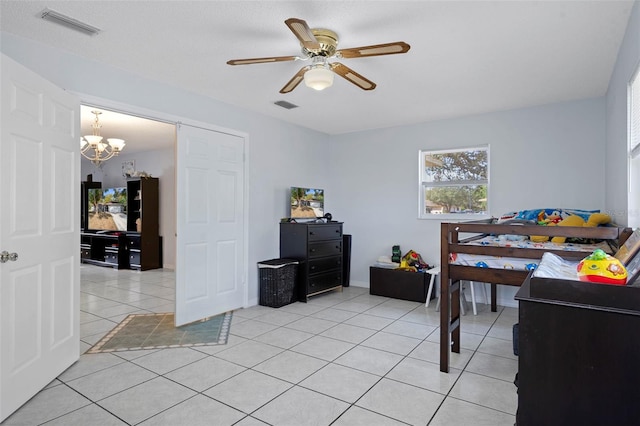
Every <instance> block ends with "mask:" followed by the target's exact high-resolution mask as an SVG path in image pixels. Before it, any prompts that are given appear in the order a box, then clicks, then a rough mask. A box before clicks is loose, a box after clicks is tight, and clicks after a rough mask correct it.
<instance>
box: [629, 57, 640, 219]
mask: <svg viewBox="0 0 640 426" xmlns="http://www.w3.org/2000/svg"><path fill="white" fill-rule="evenodd" d="M628 121H629V168H628V170H629V184H628V185H629V193H628V197H629V198H628V200H627V203H628V208H629V214H628V225H629V226H631V227H633V228H637V227H640V64H639V65H638V67H637V68H636V72H635V74H634V75H633V77H632V78H631V81H630V82H629V119H628Z"/></svg>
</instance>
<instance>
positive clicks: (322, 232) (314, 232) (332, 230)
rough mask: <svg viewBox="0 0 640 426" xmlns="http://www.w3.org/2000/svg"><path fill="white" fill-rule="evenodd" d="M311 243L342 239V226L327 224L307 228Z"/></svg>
mask: <svg viewBox="0 0 640 426" xmlns="http://www.w3.org/2000/svg"><path fill="white" fill-rule="evenodd" d="M307 232H308V236H309V242H311V241H321V240H333V239H340V240H341V239H342V225H341V224H339V223H337V224H335V225H334V224H330V223H328V224H326V225H309V226H308V227H307Z"/></svg>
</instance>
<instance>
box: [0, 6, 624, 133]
mask: <svg viewBox="0 0 640 426" xmlns="http://www.w3.org/2000/svg"><path fill="white" fill-rule="evenodd" d="M632 6H633V1H616V0H612V1H555V0H551V1H426V0H425V1H100V0H94V1H7V0H2V2H1V10H0V12H1V21H0V24H1V27H0V28H1V29H2V31H6V32H9V33H13V34H16V35H19V36H22V37H26V38H30V39H34V40H36V41H39V42H41V43H44V44H47V45H51V46H54V47H57V48H60V49H64V50H67V51H70V52H72V53H75V54H78V55H81V56H84V57H88V58H90V59H93V60H96V61H99V62H102V63H105V64H109V65H112V66H115V67H118V68H121V69H125V70H128V71H130V72H132V73H135V74H137V75H141V76H145V77H147V78H150V79H154V80H157V81H161V82H165V83H167V84H170V85H173V86H178V87H181V88H183V89H186V90H189V91H192V92H196V93H200V94H202V95H206V96H210V97H212V98H215V99H218V100H220V101H223V102H226V103H228V104H232V105H236V106H239V107H242V108H246V109H248V110H253V111H256V112H259V113H262V114H265V115H268V116H271V117H275V118H277V119H281V120H284V121H288V122H292V123H295V124H298V125H301V126H304V127H308V128H311V129H315V130H318V131H321V132H325V133H328V134H341V133H347V132H353V131H359V130H365V129H374V128H383V127H391V126H399V125H407V124H412V123H419V122H425V121H432V120H438V119H444V118H451V117H457V116H464V115H470V114H479V113H485V112H492V111H500V110H508V109H513V108H521V107H528V106H534V105H543V104H547V103H554V102H562V101H569V100H577V99H585V98H591V97H598V96H603V95H604V94H605V93H606V90H607V84H608V82H609V78H610V76H611V72H612V69H613V65H614V63H615V59H616V56H617V53H618V49H619V46H620V43H621V41H622V37H623V35H624V31H625V28H626V25H627V22H628V18H629V14H630V10H631V8H632ZM45 7H48V8H51V9H54V10H56V11H58V12H61V13H64V14H66V15H69V16H71V17H73V18H76V19H78V20H80V21H83V22H86V23H88V24H91V25H93V26H95V27H98V28H100V29H101V30H102V32H101V33H100V34H98V35H96V36H93V37H90V36H87V35H84V34H82V33H79V32H76V31H73V30H70V29H67V28H64V27H61V26H58V25H56V24H53V23H51V22H47V21H44V20H42V19H40V18H39V13H40V12H41V11H42V10H43V9H44V8H45ZM291 17H296V18H301V19H304V20H306V21H307V23H308V24H309V26H310V27H311V28H317V27H324V28H329V29H331V30H333V31H335V32H336V33H337V34H338V36H339V37H340V43H339V46H338V48H349V47H358V46H366V45H372V44H380V43H387V42H392V41H405V42H407V43H409V44H410V45H411V50H410V51H409V52H408V53H406V54H403V55H388V56H379V57H372V58H358V59H343V60H342V62H343V63H344V64H345V65H348V66H349V67H351V68H352V69H353V70H355V71H356V72H358V73H360V74H362V75H364V76H365V77H367V78H369V79H371V80H372V81H374V82H375V83H377V85H378V86H377V88H376V89H375V90H373V91H363V90H361V89H359V88H358V87H356V86H354V85H352V84H350V83H348V82H347V81H346V80H343V79H341V78H340V77H336V80H335V83H334V85H333V87H331V88H329V89H327V90H325V91H322V92H316V91H314V90H312V89H309V88H307V87H305V86H304V84H300V85H299V86H298V87H297V88H296V89H295V90H294V91H293V92H292V93H289V94H286V95H282V94H280V93H279V90H280V89H281V88H282V87H283V86H284V85H285V83H287V82H288V81H289V79H290V78H291V77H292V76H293V75H294V74H295V73H296V72H297V71H298V70H299V69H300V68H301V67H302V66H303V65H304V64H306V63H301V62H298V61H296V62H279V63H270V64H257V65H244V66H229V65H227V64H226V61H227V60H229V59H241V58H255V57H265V56H289V55H299V54H300V45H299V42H298V40H297V39H296V37H295V36H294V35H293V33H292V32H291V31H290V30H289V29H288V28H287V26H286V25H285V24H284V21H285V19H287V18H291ZM278 100H286V101H288V102H291V103H294V104H296V105H298V106H299V107H298V108H295V109H292V110H285V109H283V108H280V107H278V106H275V105H274V104H273V102H275V101H278ZM92 118H93V116H91V115H90V116H89V120H91V119H92ZM101 120H104V122H103V136H104V131H106V130H107V128H108V127H109V126H112V124H111V123H109V122H108V117H107V116H106V115H105V116H102V117H101ZM89 132H90V130H89ZM114 136H117V135H114ZM121 136H122V135H121Z"/></svg>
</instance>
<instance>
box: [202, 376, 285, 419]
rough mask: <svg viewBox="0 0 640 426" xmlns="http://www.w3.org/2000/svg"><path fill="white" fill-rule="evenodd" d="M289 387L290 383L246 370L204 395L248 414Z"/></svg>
mask: <svg viewBox="0 0 640 426" xmlns="http://www.w3.org/2000/svg"><path fill="white" fill-rule="evenodd" d="M291 387H292V385H291V383H287V382H285V381H284V380H280V379H277V378H275V377H271V376H268V375H266V374H262V373H259V372H257V371H253V370H247V371H245V372H243V373H240V374H238V375H237V376H235V377H232V378H231V379H229V380H227V381H225V382H223V383H220V384H218V385H216V386H214V387H212V388H211V389H209V390H207V391H206V392H204V394H205V395H208V396H210V397H211V398H214V399H216V400H218V401H220V402H223V403H225V404H227V405H229V406H231V407H234V408H236V409H238V410H240V411H243V412H245V413H247V414H249V413H253V412H254V411H255V410H257V409H258V408H260V407H262V406H263V405H264V404H266V403H267V402H269V401H271V400H272V399H274V398H275V397H277V396H278V395H280V394H282V393H283V392H285V391H286V390H287V389H289V388H291Z"/></svg>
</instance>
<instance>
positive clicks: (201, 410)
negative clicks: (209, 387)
mask: <svg viewBox="0 0 640 426" xmlns="http://www.w3.org/2000/svg"><path fill="white" fill-rule="evenodd" d="M244 416H245V414H244V413H242V412H240V411H238V410H234V409H233V408H231V407H228V406H226V405H224V404H221V403H219V402H218V401H214V400H213V399H211V398H207V397H206V396H203V395H196V396H194V397H193V398H190V399H187V400H186V401H183V402H181V403H180V404H178V405H175V406H173V407H171V408H169V409H168V410H166V411H163V412H161V413H160V414H157V415H155V416H153V417H151V418H150V419H148V420H146V421H144V422H142V423H140V425H141V426H152V425H157V426H164V425H189V426H211V425H212V424H213V422H215V425H216V426H230V425H233V424H235V423H236V422H237V421H238V420H240V419H242V418H243V417H244ZM214 419H215V420H214Z"/></svg>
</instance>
